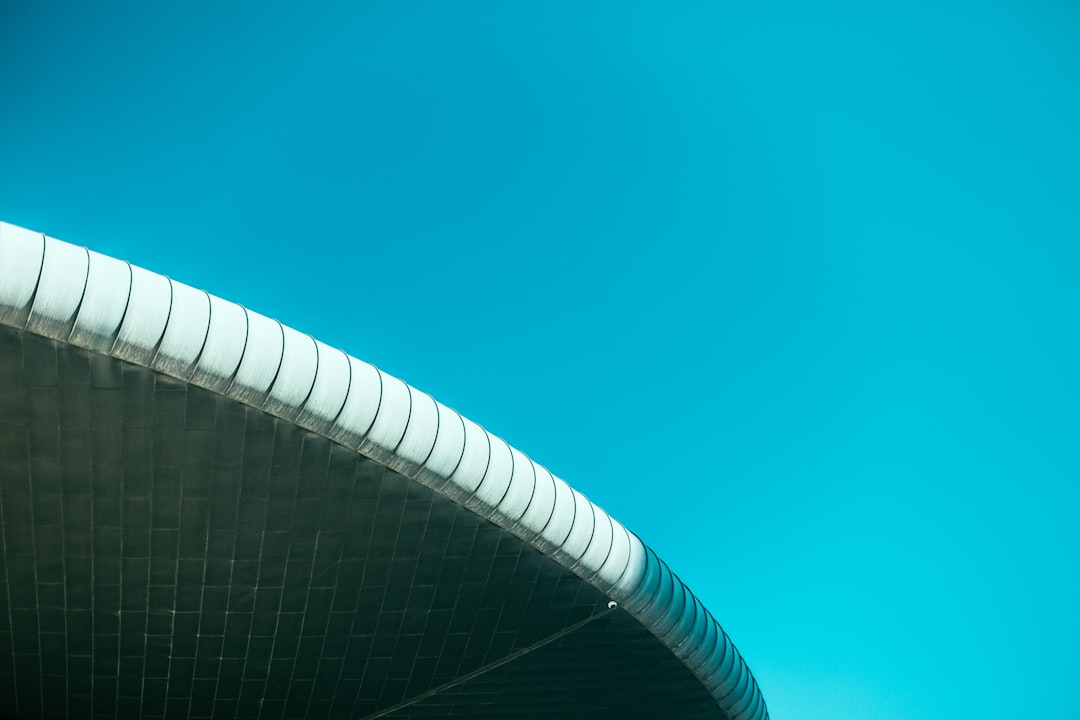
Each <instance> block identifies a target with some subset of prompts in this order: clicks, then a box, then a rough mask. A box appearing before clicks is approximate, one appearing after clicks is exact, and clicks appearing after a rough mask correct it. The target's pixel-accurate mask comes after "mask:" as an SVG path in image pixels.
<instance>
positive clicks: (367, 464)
mask: <svg viewBox="0 0 1080 720" xmlns="http://www.w3.org/2000/svg"><path fill="white" fill-rule="evenodd" d="M0 524H2V525H3V535H2V537H3V546H2V548H0V549H2V553H3V555H2V560H3V570H4V572H3V577H0V583H2V587H0V713H6V714H7V715H8V716H10V717H17V718H20V720H26V719H29V718H38V717H50V718H51V717H56V718H63V717H72V718H90V717H125V718H165V717H167V718H328V717H329V718H367V717H386V718H398V719H404V718H436V717H449V716H462V717H475V718H524V717H535V718H579V717H580V718H590V719H596V718H667V717H677V718H721V717H722V713H721V712H720V710H719V709H718V708H717V706H716V704H715V702H714V701H713V699H712V698H711V697H710V696H709V694H708V693H707V692H706V691H705V689H704V688H703V687H702V686H701V684H700V683H699V682H698V681H697V680H696V679H695V678H694V677H693V676H692V675H691V674H690V673H689V671H688V670H687V669H686V668H685V667H684V666H683V665H682V663H681V662H679V661H678V660H677V659H676V658H675V657H674V656H673V655H672V654H671V652H670V651H669V650H668V649H667V648H665V647H664V646H662V645H661V644H660V643H659V642H658V641H657V640H656V639H655V638H654V637H653V636H652V635H651V634H649V633H648V632H647V631H646V630H645V629H644V628H642V626H641V625H640V624H639V623H638V622H637V621H635V620H633V619H632V618H630V617H629V616H627V615H626V614H625V613H623V612H621V611H619V610H613V611H609V610H608V609H607V598H605V597H603V596H602V595H601V594H599V593H598V592H597V591H596V590H595V589H594V588H592V587H591V586H590V585H588V584H587V583H585V582H584V581H582V580H580V579H579V578H577V577H576V576H575V575H573V574H572V573H570V572H568V571H567V570H565V569H563V568H562V567H561V566H559V565H558V564H556V563H555V562H554V561H552V560H550V559H549V558H547V557H545V556H544V555H542V554H541V553H539V552H538V551H536V550H534V549H533V548H532V547H530V546H529V545H527V544H526V543H523V542H522V541H520V540H519V539H518V538H516V537H514V536H513V535H511V534H510V533H508V532H506V531H504V530H501V529H500V528H498V527H496V526H495V525H493V524H491V523H489V522H488V521H486V520H483V519H482V518H480V517H478V516H477V515H475V514H474V513H472V512H471V511H469V510H467V509H465V508H463V507H462V506H460V505H458V504H457V503H455V502H453V501H451V500H448V499H446V498H445V497H443V496H441V495H437V494H435V493H433V492H432V491H431V490H429V489H427V488H425V487H424V486H422V485H419V484H417V483H415V482H412V481H410V480H408V479H406V478H404V477H402V476H401V475H399V474H397V473H395V472H393V471H391V470H388V469H386V468H384V467H383V466H381V465H379V464H377V463H375V462H373V461H371V460H368V459H366V458H364V457H362V456H360V455H358V454H356V453H355V452H352V451H350V450H347V449H345V448H343V447H341V446H339V445H336V444H335V443H333V442H331V441H329V440H327V439H325V438H323V437H320V436H317V435H314V434H312V433H309V432H306V431H304V430H301V429H299V428H297V427H296V426H294V425H292V424H290V423H288V422H285V421H282V420H279V419H276V418H274V417H272V416H270V415H267V414H265V413H263V412H261V411H258V410H255V409H252V408H249V407H247V406H245V405H242V404H240V403H238V402H236V401H233V400H229V399H226V398H224V397H222V396H219V395H216V394H214V393H211V392H209V391H206V390H203V389H200V388H198V387H195V386H191V385H187V384H186V383H183V382H180V381H177V380H174V379H172V378H168V377H166V376H163V375H160V374H158V373H156V372H153V371H151V370H147V369H145V368H141V367H138V366H134V365H130V364H128V363H125V362H122V361H119V360H115V359H112V358H109V357H106V356H103V355H98V354H95V353H90V352H87V351H83V350H80V349H78V348H74V347H72V346H68V345H63V344H59V343H56V342H54V341H52V340H48V339H45V338H41V337H38V336H34V335H30V334H27V333H24V332H22V331H17V330H13V329H10V328H4V327H0ZM590 618H593V619H592V620H589V619H590Z"/></svg>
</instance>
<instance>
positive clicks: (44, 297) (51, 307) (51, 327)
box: [26, 237, 90, 340]
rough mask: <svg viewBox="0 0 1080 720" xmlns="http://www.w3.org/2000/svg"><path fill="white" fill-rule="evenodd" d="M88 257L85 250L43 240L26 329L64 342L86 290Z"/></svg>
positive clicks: (47, 239)
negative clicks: (39, 271)
mask: <svg viewBox="0 0 1080 720" xmlns="http://www.w3.org/2000/svg"><path fill="white" fill-rule="evenodd" d="M89 264H90V256H89V254H88V251H87V249H86V248H81V247H76V246H75V245H69V244H68V243H66V242H61V241H59V240H54V239H53V238H50V237H47V238H45V260H44V262H43V263H42V265H41V278H40V279H39V280H38V286H37V292H36V293H34V302H33V307H31V309H30V317H29V319H27V321H26V329H27V330H29V331H30V332H34V333H37V334H38V335H45V336H47V337H51V338H59V339H64V340H66V339H67V337H68V335H69V334H70V332H71V327H72V325H74V323H75V313H76V312H77V311H78V309H79V304H80V303H81V302H82V297H83V291H84V290H85V289H86V273H87V270H88V269H89Z"/></svg>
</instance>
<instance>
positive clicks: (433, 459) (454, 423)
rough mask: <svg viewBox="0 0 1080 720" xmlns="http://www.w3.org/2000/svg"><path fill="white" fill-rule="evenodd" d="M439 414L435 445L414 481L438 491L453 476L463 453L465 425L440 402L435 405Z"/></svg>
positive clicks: (458, 416)
mask: <svg viewBox="0 0 1080 720" xmlns="http://www.w3.org/2000/svg"><path fill="white" fill-rule="evenodd" d="M435 408H436V411H437V412H438V414H439V419H438V422H439V425H438V432H437V433H436V435H435V445H434V446H433V447H432V448H431V453H429V454H428V458H427V460H425V461H424V465H423V467H422V468H421V469H420V470H419V472H417V475H416V480H417V482H421V483H423V484H425V485H427V486H428V487H431V488H435V489H440V488H442V487H443V486H444V485H445V484H446V482H447V478H449V477H450V476H451V475H453V473H454V470H456V469H457V466H458V464H460V463H461V457H462V455H463V454H464V453H465V423H464V422H462V420H461V416H460V415H458V414H457V413H456V412H454V411H453V410H451V409H450V408H448V407H446V406H445V405H443V404H442V403H440V402H437V401H436V403H435Z"/></svg>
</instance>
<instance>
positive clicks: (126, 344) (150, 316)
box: [110, 265, 172, 365]
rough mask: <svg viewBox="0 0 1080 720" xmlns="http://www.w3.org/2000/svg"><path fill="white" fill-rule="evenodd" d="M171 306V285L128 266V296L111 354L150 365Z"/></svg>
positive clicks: (163, 279) (160, 276)
mask: <svg viewBox="0 0 1080 720" xmlns="http://www.w3.org/2000/svg"><path fill="white" fill-rule="evenodd" d="M171 306H172V285H171V284H170V283H169V279H168V278H166V277H164V276H163V275H158V274H157V273H152V272H150V271H149V270H143V269H142V268H141V267H136V266H135V265H132V266H131V295H130V297H129V298H128V307H127V312H126V313H124V321H123V322H122V323H120V330H119V332H117V336H116V342H115V343H114V344H113V347H112V350H111V351H110V354H111V355H113V356H114V357H118V358H120V359H121V360H127V361H129V362H133V363H138V364H140V365H149V364H150V359H151V358H152V357H153V356H154V349H155V348H156V347H157V344H158V341H159V340H160V339H161V336H162V334H163V333H164V332H165V323H167V322H168V320H169V309H170V307H171Z"/></svg>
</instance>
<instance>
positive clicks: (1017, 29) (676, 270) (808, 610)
mask: <svg viewBox="0 0 1080 720" xmlns="http://www.w3.org/2000/svg"><path fill="white" fill-rule="evenodd" d="M300 5H301V4H299V3H288V4H286V3H281V4H271V3H262V2H260V3H254V2H249V3H243V2H237V3H198V2H196V3H192V2H184V3H178V2H154V3H141V2H130V3H75V2H71V3H67V4H61V3H50V2H20V1H18V0H0V219H3V220H5V221H7V222H11V223H15V224H17V225H23V226H27V227H30V228H33V229H35V230H41V231H44V232H46V233H48V234H50V235H52V236H55V237H58V238H61V239H64V240H68V241H70V242H74V243H77V244H81V245H87V246H90V247H91V248H93V249H95V250H98V251H100V252H103V253H106V254H110V255H115V256H118V257H122V258H125V259H128V260H130V261H132V262H134V263H137V264H140V265H143V266H145V267H148V268H150V269H152V270H156V271H158V272H162V273H165V274H168V275H170V276H171V277H174V278H176V279H178V280H181V281H184V282H187V283H189V284H192V285H195V286H198V287H202V288H205V289H207V290H209V291H211V292H213V293H215V294H218V295H221V296H223V297H225V298H228V299H230V300H234V301H237V302H240V303H243V304H244V305H247V306H248V307H251V308H252V309H255V310H258V311H260V312H262V313H264V314H267V315H271V316H274V317H277V318H279V319H281V320H282V321H283V322H286V323H288V324H290V325H293V326H294V327H296V328H298V329H301V330H304V331H306V332H309V333H311V334H313V335H315V336H316V337H318V338H319V339H321V340H323V341H325V342H328V343H330V344H333V345H336V346H339V347H341V348H344V349H345V350H347V351H348V352H350V353H352V354H354V355H356V356H358V357H360V358H363V359H365V360H368V361H369V362H372V363H374V364H376V365H378V366H379V367H381V368H382V369H384V370H386V371H388V372H391V373H393V374H395V375H398V376H399V377H401V378H403V379H405V380H406V381H408V382H409V383H411V384H413V385H415V386H417V387H419V388H421V389H422V390H425V391H427V392H429V393H431V394H432V395H434V396H435V397H437V398H438V399H440V400H441V401H443V402H444V403H446V404H448V405H451V406H452V407H455V408H456V409H458V410H459V411H461V412H462V413H464V414H466V415H467V416H469V417H471V418H473V419H474V420H476V421H477V422H479V423H480V424H482V425H484V426H485V427H486V428H488V429H489V430H491V431H492V432H494V433H496V434H499V435H501V436H503V437H504V438H506V439H507V440H508V441H509V442H511V443H512V444H514V445H515V446H517V447H519V448H521V449H522V450H523V451H525V452H526V453H528V454H529V455H530V456H532V457H533V458H535V459H536V460H537V461H538V462H541V463H543V464H545V465H547V466H548V467H549V468H551V469H552V470H553V471H554V472H555V473H557V474H559V475H561V476H562V477H564V478H565V479H567V480H568V481H569V482H571V483H572V484H573V485H575V486H576V487H578V488H579V489H581V490H582V491H583V492H584V493H585V494H587V495H588V496H589V497H590V498H591V499H593V500H594V501H595V502H597V503H598V504H600V505H601V506H603V507H604V508H606V509H607V510H608V511H610V512H611V513H612V514H613V515H614V516H615V517H617V518H619V519H620V520H622V521H623V523H624V524H626V525H627V526H628V527H629V528H630V529H632V530H634V531H635V532H637V533H638V534H640V535H641V536H642V537H643V538H644V539H645V541H646V542H647V543H649V544H651V545H652V546H653V547H654V548H656V550H657V551H658V552H659V553H660V554H661V556H662V557H663V558H664V559H665V560H667V561H668V563H669V564H670V565H671V566H672V568H673V569H674V570H675V571H676V572H677V573H678V574H679V575H680V576H681V577H682V578H683V579H684V580H686V581H687V582H688V583H689V584H690V586H691V587H692V588H693V590H694V591H695V592H696V593H697V594H698V595H699V596H700V597H702V599H703V600H704V601H705V603H706V604H707V605H708V606H709V607H710V609H711V610H712V611H713V612H714V614H715V615H716V616H717V617H718V618H719V620H720V621H721V623H722V624H723V625H724V627H725V628H726V629H727V631H728V632H729V633H730V634H731V636H732V638H733V639H734V640H735V642H736V644H737V645H738V647H739V648H740V650H741V651H742V652H743V654H744V655H745V657H746V658H747V660H748V662H749V663H750V666H751V668H752V669H753V671H754V673H755V675H756V676H757V678H758V681H759V682H760V684H761V686H762V689H763V691H764V694H765V698H766V700H767V702H768V704H769V708H770V711H771V714H772V717H773V718H775V719H776V720H781V719H787V718H806V719H810V720H814V719H818V718H820V719H822V720H848V719H851V720H855V719H859V720H862V719H864V718H877V719H880V720H891V719H894V718H895V719H898V720H899V719H903V720H908V719H910V718H926V719H932V720H933V719H939V718H940V719H942V720H945V719H952V718H960V717H965V718H966V717H970V718H980V719H984V720H985V719H992V718H1015V717H1046V718H1050V717H1059V718H1068V717H1080V685H1078V683H1077V681H1076V675H1077V672H1078V670H1080V661H1078V659H1077V658H1078V656H1077V647H1080V613H1077V608H1078V607H1080V530H1078V525H1080V523H1078V519H1077V518H1078V514H1080V490H1078V486H1080V374H1078V370H1077V369H1078V367H1080V335H1078V320H1080V132H1078V128H1080V8H1078V7H1077V6H1076V5H1075V4H1072V3H1068V2H1064V0H1058V1H1057V2H1050V1H1048V0H1029V1H1026V2H1019V1H1014V2H996V3H995V2H978V3H975V2H970V3H952V2H926V3H919V2H905V3H894V4H890V3H856V2H849V3H841V2H817V3H787V4H786V3H780V2H764V3H749V2H746V3H725V2H710V3H705V2H702V3H681V2H676V3H650V4H645V3H639V4H634V3H626V2H621V3H546V2H545V3H506V2H502V3H495V2H491V3H469V2H459V3H446V2H430V3H418V2H340V3H309V4H306V5H305V6H304V7H301V6H300Z"/></svg>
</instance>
